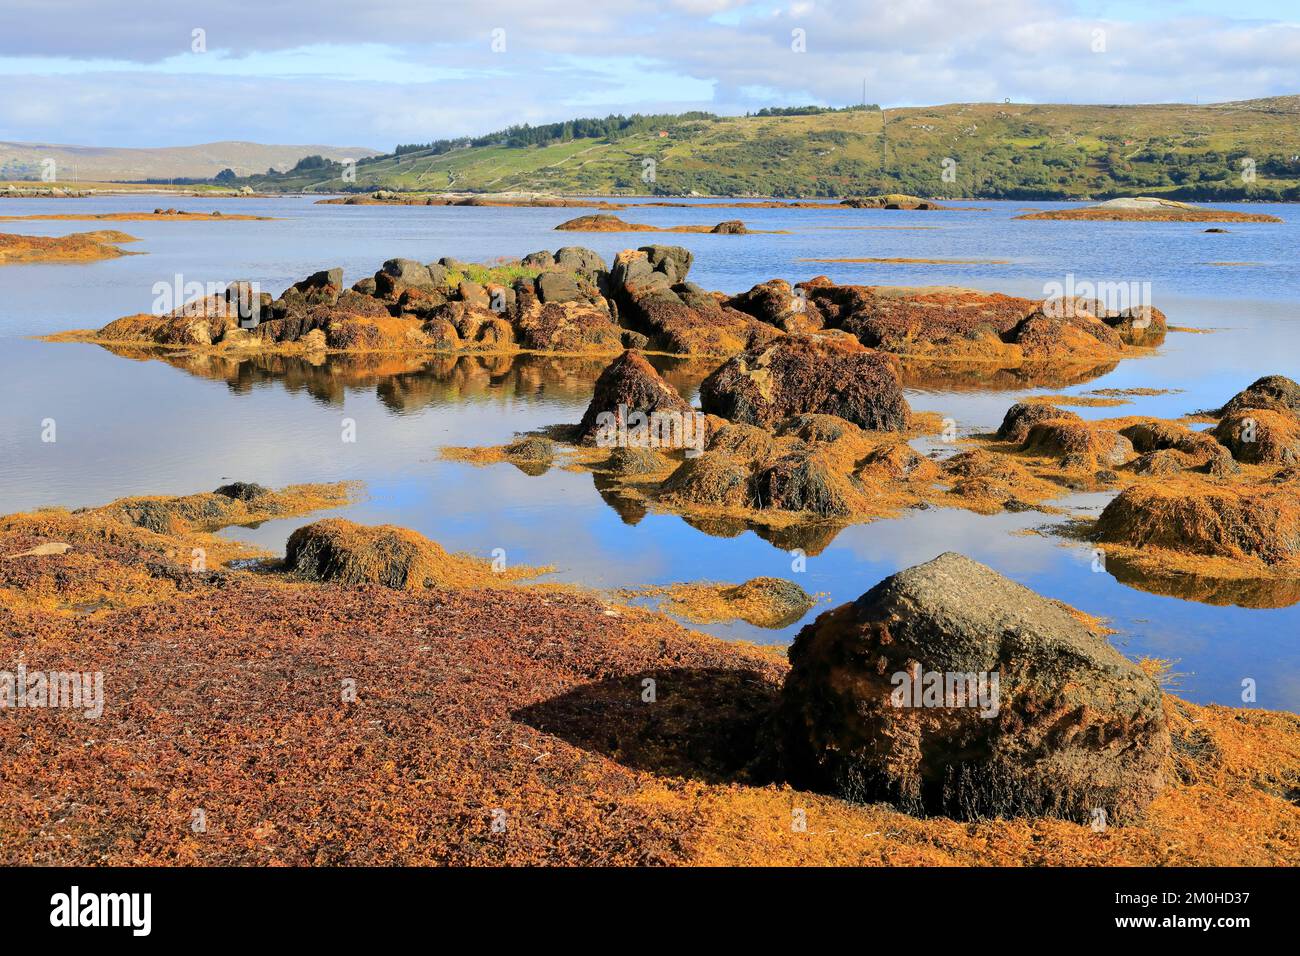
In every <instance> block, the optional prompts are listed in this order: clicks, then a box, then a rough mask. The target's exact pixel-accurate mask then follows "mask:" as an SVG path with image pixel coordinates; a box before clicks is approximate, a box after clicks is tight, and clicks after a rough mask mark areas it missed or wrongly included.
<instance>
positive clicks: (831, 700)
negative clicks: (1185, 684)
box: [777, 552, 1170, 822]
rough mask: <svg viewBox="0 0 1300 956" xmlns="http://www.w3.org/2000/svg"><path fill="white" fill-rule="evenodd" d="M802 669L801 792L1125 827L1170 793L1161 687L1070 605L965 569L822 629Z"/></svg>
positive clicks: (806, 638) (797, 736)
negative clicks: (1100, 816) (1100, 814)
mask: <svg viewBox="0 0 1300 956" xmlns="http://www.w3.org/2000/svg"><path fill="white" fill-rule="evenodd" d="M790 663H791V671H790V675H789V677H788V678H787V680H786V683H785V687H784V689H783V692H782V700H781V708H780V712H779V719H778V722H777V729H778V735H779V740H780V747H781V751H782V756H783V758H784V761H785V764H786V770H787V773H788V774H789V776H790V778H791V781H792V782H793V783H795V784H796V785H798V786H807V787H812V788H815V789H821V790H827V791H830V792H833V793H836V794H838V795H840V796H843V797H846V798H848V799H852V800H857V801H864V802H865V801H875V800H885V801H888V802H891V803H894V804H896V805H898V806H900V807H902V808H904V809H907V810H909V811H911V812H914V813H920V814H945V815H948V816H952V817H956V818H958V819H978V818H982V817H989V816H1001V815H1052V816H1060V817H1066V818H1069V819H1074V820H1079V821H1089V820H1092V819H1096V816H1095V814H1096V811H1098V810H1101V811H1104V813H1105V815H1106V817H1105V819H1107V820H1109V821H1111V822H1125V821H1129V820H1132V819H1134V818H1136V817H1138V816H1139V815H1140V814H1141V813H1142V812H1143V811H1144V810H1145V808H1146V807H1147V806H1148V804H1150V802H1151V800H1152V799H1153V798H1154V797H1155V795H1156V793H1157V792H1158V791H1159V790H1160V788H1161V786H1162V784H1163V779H1162V765H1163V763H1164V760H1165V758H1166V756H1167V755H1168V753H1169V746H1170V743H1169V732H1168V730H1167V729H1166V726H1165V715H1164V711H1163V705H1162V699H1161V693H1160V689H1159V687H1158V686H1157V685H1156V683H1155V681H1154V680H1153V679H1152V678H1151V677H1150V676H1148V675H1147V674H1146V673H1144V672H1143V671H1142V670H1141V669H1140V668H1138V667H1137V665H1135V664H1133V663H1132V662H1131V661H1129V660H1127V659H1126V658H1124V657H1123V656H1122V655H1121V654H1120V653H1119V652H1118V651H1116V650H1115V649H1114V648H1113V647H1111V645H1110V644H1109V643H1108V642H1107V641H1106V640H1105V638H1104V637H1102V636H1101V634H1099V633H1098V632H1096V631H1095V630H1093V629H1090V627H1089V626H1088V625H1086V624H1085V623H1083V620H1082V619H1081V617H1080V616H1077V615H1076V614H1075V613H1072V612H1071V610H1070V609H1069V608H1067V607H1066V606H1065V605H1063V604H1060V603H1058V602H1056V601H1051V600H1048V599H1047V598H1044V597H1041V596H1040V595H1038V594H1035V593H1034V592H1033V591H1031V590H1029V589H1028V588H1025V587H1023V586H1021V585H1019V584H1017V583H1015V582H1014V581H1011V580H1009V579H1008V578H1005V577H1003V576H1002V575H1001V574H998V573H997V572H996V571H993V570H992V569H991V568H988V567H985V566H984V565H982V564H979V563H977V562H975V561H972V560H970V559H969V558H965V557H963V556H961V555H958V554H954V553H951V552H950V553H947V554H943V555H941V556H939V557H938V558H936V559H934V560H933V561H930V562H928V563H926V564H922V565H919V566H917V567H913V568H909V569H907V570H905V571H900V572H899V573H897V574H895V575H893V576H891V577H889V578H886V579H885V580H884V581H882V582H880V583H879V584H877V585H876V586H875V587H873V588H872V589H871V590H870V591H868V592H867V593H865V594H863V595H862V596H861V597H860V598H858V599H857V600H856V601H854V602H852V603H850V604H845V605H843V606H842V607H839V608H837V609H835V610H833V611H829V612H827V613H825V614H822V615H821V616H820V617H819V618H817V620H816V621H815V622H813V623H812V624H809V625H808V626H806V627H805V628H804V629H803V630H802V631H801V632H800V633H799V635H798V637H797V638H796V639H795V642H794V644H793V645H792V646H791V648H790ZM934 675H938V677H937V690H936V678H935V677H934Z"/></svg>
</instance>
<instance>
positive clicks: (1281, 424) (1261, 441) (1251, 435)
mask: <svg viewBox="0 0 1300 956" xmlns="http://www.w3.org/2000/svg"><path fill="white" fill-rule="evenodd" d="M1214 437H1215V438H1216V439H1218V441H1219V443H1220V444H1221V445H1223V446H1224V447H1225V448H1227V449H1228V450H1229V451H1230V452H1231V453H1232V457H1233V458H1235V459H1236V460H1237V461H1242V462H1246V463H1248V464H1280V465H1286V464H1293V463H1294V462H1296V461H1300V419H1296V418H1295V417H1294V416H1292V415H1289V414H1286V413H1283V412H1278V411H1273V410H1271V409H1267V408H1243V409H1240V410H1239V411H1234V412H1229V413H1228V414H1227V415H1224V416H1223V418H1222V419H1221V420H1220V421H1219V424H1218V425H1217V426H1215V429H1214Z"/></svg>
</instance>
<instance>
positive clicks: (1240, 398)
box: [1218, 375, 1300, 415]
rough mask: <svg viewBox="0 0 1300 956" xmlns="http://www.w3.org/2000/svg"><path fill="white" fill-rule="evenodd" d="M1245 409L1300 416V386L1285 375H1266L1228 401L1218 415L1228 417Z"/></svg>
mask: <svg viewBox="0 0 1300 956" xmlns="http://www.w3.org/2000/svg"><path fill="white" fill-rule="evenodd" d="M1245 408H1266V409H1269V410H1270V411H1275V412H1283V413H1285V414H1289V415H1300V385H1297V384H1296V383H1295V382H1293V381H1292V380H1291V379H1289V378H1287V377H1286V376H1285V375H1265V376H1264V377H1263V378H1260V379H1256V380H1255V381H1254V382H1252V383H1251V384H1250V385H1249V386H1247V387H1246V388H1245V389H1243V390H1242V391H1240V392H1238V393H1237V394H1236V395H1234V396H1232V398H1230V399H1228V403H1227V404H1226V405H1224V406H1223V407H1222V408H1221V409H1219V412H1218V413H1219V415H1228V414H1230V413H1232V412H1239V411H1241V410H1242V409H1245Z"/></svg>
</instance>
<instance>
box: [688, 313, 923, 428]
mask: <svg viewBox="0 0 1300 956" xmlns="http://www.w3.org/2000/svg"><path fill="white" fill-rule="evenodd" d="M700 403H701V406H702V407H703V409H704V411H706V412H709V413H711V414H715V415H720V416H721V417H723V418H727V419H731V420H732V421H737V422H742V423H744V424H748V425H760V426H763V427H767V428H770V427H772V426H774V425H775V424H776V423H777V422H779V421H781V420H782V419H784V418H787V417H789V416H791V415H801V414H804V413H808V412H816V413H820V414H825V415H836V416H839V417H840V418H843V419H846V420H848V421H850V422H853V423H854V424H855V425H859V426H861V427H862V428H867V429H873V430H878V431H903V430H904V429H906V428H907V427H908V425H909V423H910V418H911V413H910V410H909V409H908V406H907V402H906V401H905V400H904V398H903V391H902V388H901V387H900V386H899V381H898V373H897V371H896V370H895V368H894V366H893V364H892V363H891V362H890V361H889V359H888V358H886V357H885V356H882V355H879V354H877V353H875V352H871V351H868V350H867V349H865V348H863V347H862V346H861V345H859V344H858V343H856V342H853V341H852V340H851V339H848V338H845V337H836V338H831V337H823V336H794V335H791V336H783V337H781V338H779V339H776V340H775V341H773V342H772V343H771V344H769V345H766V346H763V347H760V348H756V349H751V350H749V351H746V352H744V353H742V354H741V355H738V356H736V357H735V358H732V359H729V360H728V361H727V362H725V363H723V364H722V365H721V366H720V367H719V368H718V369H716V370H715V371H714V372H713V373H712V374H711V375H709V377H708V378H706V379H705V380H704V382H703V383H702V384H701V385H700Z"/></svg>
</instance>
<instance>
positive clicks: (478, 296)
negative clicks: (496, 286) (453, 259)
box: [456, 279, 492, 309]
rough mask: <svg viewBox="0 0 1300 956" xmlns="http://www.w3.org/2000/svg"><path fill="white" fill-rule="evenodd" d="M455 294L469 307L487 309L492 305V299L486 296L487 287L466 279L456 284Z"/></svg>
mask: <svg viewBox="0 0 1300 956" xmlns="http://www.w3.org/2000/svg"><path fill="white" fill-rule="evenodd" d="M456 294H457V295H458V296H460V300H461V301H462V302H464V303H465V304H466V305H468V306H470V307H471V308H475V309H488V308H490V307H491V305H492V300H491V299H489V298H488V294H487V289H485V288H483V287H482V286H481V285H479V284H478V283H477V282H471V281H470V280H468V279H462V280H461V281H460V283H459V284H458V285H457V286H456Z"/></svg>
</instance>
